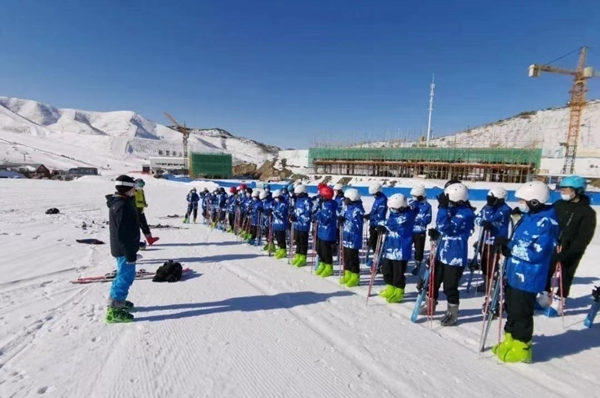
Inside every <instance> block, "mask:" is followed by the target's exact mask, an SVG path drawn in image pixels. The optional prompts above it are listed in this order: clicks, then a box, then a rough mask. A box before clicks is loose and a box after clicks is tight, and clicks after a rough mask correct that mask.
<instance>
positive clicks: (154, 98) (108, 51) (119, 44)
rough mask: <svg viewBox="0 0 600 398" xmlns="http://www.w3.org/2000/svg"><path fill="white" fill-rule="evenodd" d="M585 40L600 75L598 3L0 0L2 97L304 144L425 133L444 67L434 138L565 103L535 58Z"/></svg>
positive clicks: (596, 85)
mask: <svg viewBox="0 0 600 398" xmlns="http://www.w3.org/2000/svg"><path fill="white" fill-rule="evenodd" d="M581 45H588V46H590V47H591V48H590V53H589V62H588V63H589V64H591V65H593V66H596V67H597V68H598V69H599V70H600V5H598V4H597V2H595V1H567V0H563V1H559V0H556V1H553V0H543V1H542V0H538V1H534V0H521V1H484V0H480V1H449V0H446V1H425V0H423V1H410V2H409V1H399V0H397V1H366V0H363V1H352V0H346V1H341V0H333V1H328V0H320V1H313V0H299V1H286V0H280V1H184V0H181V1H176V0H171V1H162V0H102V1H100V0H85V1H84V0H56V1H44V0H37V1H34V0H3V1H2V4H1V5H0V95H7V96H15V97H21V98H29V99H35V100H38V101H42V102H45V103H49V104H52V105H54V106H57V107H70V108H79V109H87V110H98V111H108V110H135V111H137V112H139V113H141V114H142V115H144V116H146V117H148V118H150V119H152V120H156V121H158V122H160V123H164V124H166V123H167V121H166V120H165V118H164V116H163V114H162V112H163V111H168V112H170V113H171V114H173V115H174V116H175V117H176V118H177V119H179V120H180V121H181V122H183V121H185V122H186V123H187V125H188V126H194V127H221V128H224V129H226V130H229V131H230V132H232V133H233V134H236V135H243V136H246V137H249V138H253V139H256V140H260V141H263V142H266V143H270V144H274V145H278V146H281V147H308V146H310V145H312V144H313V143H315V142H329V143H350V142H356V141H360V140H364V139H382V138H397V137H405V136H406V135H409V136H412V137H415V136H418V135H419V134H420V133H422V132H424V131H425V129H426V126H427V107H428V100H429V84H430V80H431V75H432V73H435V76H436V100H435V105H434V107H435V110H434V115H433V130H434V131H433V133H434V135H436V136H439V135H446V134H450V133H453V132H456V131H460V130H463V129H465V128H468V127H474V126H477V125H480V124H483V123H487V122H493V121H495V120H498V119H503V118H506V117H509V116H512V115H514V114H517V113H519V112H521V111H525V110H534V109H541V108H547V107H554V106H561V105H564V104H565V103H566V102H567V100H568V97H569V93H568V91H569V88H570V85H571V80H570V78H569V77H568V76H562V75H554V74H546V75H543V76H542V77H540V78H538V79H530V78H528V77H527V66H528V65H529V64H531V63H545V62H548V61H551V60H553V59H555V58H557V57H560V56H562V55H564V54H566V53H568V52H569V51H572V50H576V49H577V48H578V47H580V46H581ZM576 62H577V56H576V54H573V55H571V56H569V57H566V58H564V59H561V60H559V61H557V62H556V65H557V66H563V67H569V68H574V67H575V65H576ZM588 97H591V98H598V97H600V79H595V81H594V80H592V81H591V82H590V85H589V92H588Z"/></svg>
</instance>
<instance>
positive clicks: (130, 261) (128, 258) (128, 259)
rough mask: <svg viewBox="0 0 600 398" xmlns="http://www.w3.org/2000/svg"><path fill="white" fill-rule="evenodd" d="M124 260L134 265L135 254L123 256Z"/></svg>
mask: <svg viewBox="0 0 600 398" xmlns="http://www.w3.org/2000/svg"><path fill="white" fill-rule="evenodd" d="M125 261H126V262H127V265H135V262H136V261H137V254H132V255H128V256H127V257H125Z"/></svg>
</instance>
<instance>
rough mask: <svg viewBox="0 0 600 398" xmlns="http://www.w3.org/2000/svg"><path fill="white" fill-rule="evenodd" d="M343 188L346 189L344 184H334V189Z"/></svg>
mask: <svg viewBox="0 0 600 398" xmlns="http://www.w3.org/2000/svg"><path fill="white" fill-rule="evenodd" d="M342 189H344V186H343V185H342V184H335V185H334V186H333V190H334V191H341V190H342Z"/></svg>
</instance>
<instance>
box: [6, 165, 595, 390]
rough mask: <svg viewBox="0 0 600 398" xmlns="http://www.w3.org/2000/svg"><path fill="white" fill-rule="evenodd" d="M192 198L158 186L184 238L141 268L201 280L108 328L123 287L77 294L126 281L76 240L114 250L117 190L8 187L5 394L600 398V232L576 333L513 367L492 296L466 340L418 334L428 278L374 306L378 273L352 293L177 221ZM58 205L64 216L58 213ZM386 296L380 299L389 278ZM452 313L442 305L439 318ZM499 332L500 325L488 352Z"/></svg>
mask: <svg viewBox="0 0 600 398" xmlns="http://www.w3.org/2000/svg"><path fill="white" fill-rule="evenodd" d="M191 185H192V184H183V183H175V182H170V181H165V180H156V179H147V185H146V187H147V188H146V195H147V199H148V203H149V204H150V207H149V208H148V209H147V217H148V219H149V222H150V224H158V223H160V224H163V225H164V224H166V225H170V226H172V228H165V229H154V233H155V235H158V236H160V238H161V239H160V241H159V242H158V243H157V244H156V245H155V246H153V247H150V248H148V250H146V251H143V252H141V254H142V255H143V258H142V259H141V260H140V261H139V265H138V266H139V267H143V268H146V269H149V270H154V269H156V268H157V267H158V266H159V265H161V264H162V263H163V262H164V261H165V260H167V259H177V260H178V261H180V262H182V264H183V265H184V266H187V267H190V268H192V269H193V270H194V273H193V274H192V275H191V276H190V277H189V278H187V279H186V280H185V281H182V282H178V283H176V284H158V283H153V282H151V281H150V280H143V281H136V282H134V284H133V286H132V289H131V294H130V299H131V300H132V301H134V302H135V303H136V306H137V307H138V308H137V311H136V313H135V315H136V322H134V323H131V324H122V325H119V324H116V325H106V324H105V323H104V315H105V302H106V299H107V294H108V290H109V285H108V284H90V285H74V284H71V283H69V281H70V280H73V279H75V278H77V277H78V276H80V275H82V276H85V275H101V274H104V273H106V272H109V271H111V270H112V269H113V265H114V261H113V259H112V258H111V256H110V251H109V246H108V244H106V245H98V246H89V245H83V244H79V243H76V242H75V239H78V238H98V239H101V240H104V241H105V242H108V227H107V225H106V224H105V222H106V220H107V208H106V205H105V202H104V195H105V194H107V193H110V192H112V186H113V183H112V182H111V181H110V180H109V177H106V176H103V177H86V178H82V179H79V180H76V181H72V182H61V181H35V180H0V191H1V192H2V195H0V251H1V252H2V262H1V263H0V271H1V272H0V325H1V326H0V397H30V396H52V397H82V396H86V397H112V396H119V397H224V396H229V397H367V396H376V397H388V396H389V397H392V396H395V397H398V396H429V397H437V396H440V397H442V396H443V397H454V396H456V397H459V396H460V397H466V396H495V397H514V396H523V395H525V394H527V395H529V396H536V397H537V396H546V397H552V396H569V397H573V396H583V395H584V394H586V395H590V394H591V395H593V394H594V391H599V388H600V380H599V379H598V372H597V366H598V363H600V325H596V326H595V327H594V328H591V329H585V328H583V325H582V321H583V319H584V317H585V313H586V311H587V309H588V306H589V302H590V298H589V296H590V295H589V293H590V291H591V288H592V285H593V283H595V282H596V283H597V281H598V276H600V275H599V273H598V270H597V266H596V262H595V261H594V260H593V259H594V258H596V256H599V255H600V234H598V233H597V234H596V236H595V238H594V240H593V242H592V244H591V246H590V248H589V249H588V252H587V253H586V255H585V257H584V259H583V262H582V264H581V266H580V269H579V270H578V274H577V277H576V279H575V284H574V287H573V297H572V298H571V299H569V301H568V302H567V306H568V314H567V316H566V317H565V327H564V328H563V325H562V322H561V319H560V318H558V319H550V318H546V317H544V316H540V315H538V316H536V319H535V337H534V342H535V346H534V354H533V355H534V361H535V363H533V364H530V365H525V364H516V365H506V364H501V363H499V362H498V361H497V360H496V359H495V358H494V357H493V356H492V354H491V352H490V351H489V349H488V350H486V351H485V352H484V353H483V354H478V353H477V349H476V345H477V341H478V338H479V333H480V328H481V312H480V309H481V304H482V301H483V299H482V297H481V296H479V297H476V296H473V295H471V294H469V295H468V294H466V293H465V292H464V289H463V290H462V291H461V295H462V296H463V297H462V300H461V316H460V324H459V325H458V326H457V327H451V328H441V327H440V326H439V322H438V321H437V320H436V321H434V322H433V323H432V324H430V323H429V322H427V321H424V320H423V321H420V322H418V323H417V324H412V323H411V322H410V320H409V317H410V313H411V311H412V307H413V301H414V298H415V286H414V283H415V278H414V277H412V276H411V277H409V284H408V286H407V297H406V300H405V302H404V303H401V304H397V305H389V304H386V303H385V302H384V301H383V300H382V299H380V298H379V297H376V296H373V297H371V298H370V300H369V302H368V304H366V290H367V287H366V282H367V275H366V269H365V270H364V271H365V274H364V275H363V277H362V285H361V286H359V287H358V288H354V289H346V288H343V287H340V286H339V284H338V283H337V278H336V277H331V278H328V279H322V278H319V277H316V276H314V275H311V272H310V268H309V267H305V268H303V269H296V268H294V267H291V266H289V265H287V263H286V261H285V260H275V259H273V258H269V257H267V256H266V255H265V254H263V253H262V252H260V251H259V250H257V249H256V248H254V247H249V246H247V245H245V244H241V243H240V242H239V241H238V240H237V239H236V238H235V237H233V236H232V235H230V234H225V233H223V232H220V231H216V230H215V231H211V230H209V229H208V228H207V227H205V226H204V225H202V224H191V225H182V224H181V217H176V218H168V217H167V216H168V215H174V214H178V215H179V216H182V215H183V213H184V211H185V207H186V204H185V193H186V192H187V191H188V189H189V188H190V186H191ZM193 185H194V186H196V187H198V188H201V187H203V184H201V183H196V184H193ZM368 199H369V198H368ZM367 202H368V206H370V202H371V201H370V200H367ZM479 205H480V204H479ZM368 206H367V207H368ZM49 207H57V208H58V209H60V211H61V213H60V214H58V215H46V214H44V211H45V210H46V209H47V208H49ZM596 210H597V211H598V209H596ZM409 268H412V264H411V266H409ZM376 283H377V284H378V286H377V287H376V289H375V291H376V292H377V291H378V290H379V285H380V284H381V283H382V282H381V280H380V276H378V277H377V281H376ZM442 296H443V294H442ZM443 309H445V303H443V302H442V303H440V305H439V306H438V310H439V311H438V313H437V316H436V318H439V317H441V311H442V310H443ZM497 332H498V328H497V324H496V323H495V324H494V325H492V330H491V333H490V336H489V339H488V347H489V346H490V345H491V344H492V343H495V342H496V340H497V338H498V336H497V334H498V333H497Z"/></svg>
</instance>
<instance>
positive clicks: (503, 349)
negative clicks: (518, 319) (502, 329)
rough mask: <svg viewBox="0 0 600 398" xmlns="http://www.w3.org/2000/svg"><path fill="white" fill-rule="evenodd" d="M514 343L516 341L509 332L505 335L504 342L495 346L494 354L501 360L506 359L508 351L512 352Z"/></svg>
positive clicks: (493, 348)
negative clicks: (511, 348)
mask: <svg viewBox="0 0 600 398" xmlns="http://www.w3.org/2000/svg"><path fill="white" fill-rule="evenodd" d="M513 341H514V339H513V337H512V334H510V333H509V332H506V333H504V340H502V341H501V342H500V343H498V344H496V345H494V346H493V347H492V352H493V353H494V355H496V356H497V357H498V358H500V359H502V358H504V356H505V355H506V353H507V352H508V351H510V347H511V346H512V344H513Z"/></svg>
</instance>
